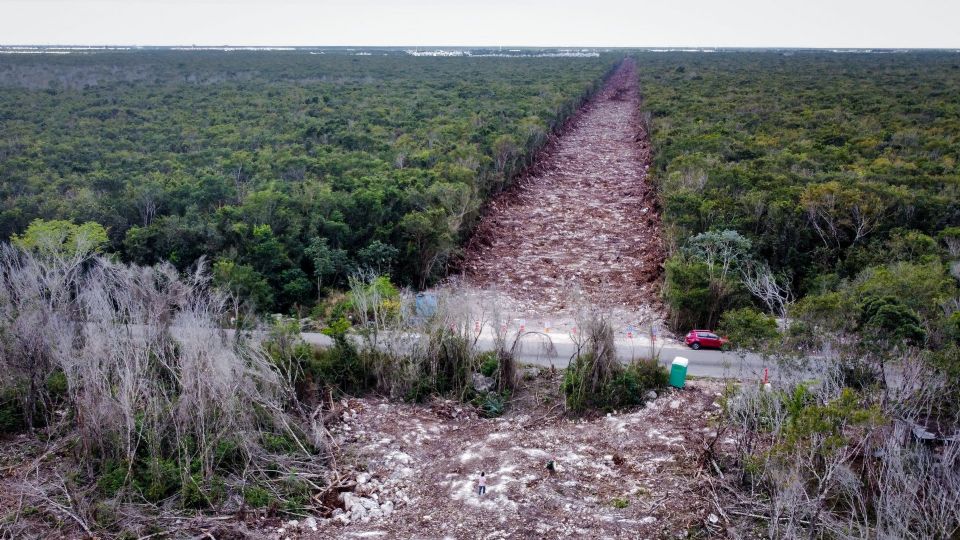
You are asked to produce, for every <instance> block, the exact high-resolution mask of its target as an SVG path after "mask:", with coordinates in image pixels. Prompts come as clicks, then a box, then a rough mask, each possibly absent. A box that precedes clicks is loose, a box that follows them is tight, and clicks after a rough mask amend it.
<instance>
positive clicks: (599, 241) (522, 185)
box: [463, 60, 664, 312]
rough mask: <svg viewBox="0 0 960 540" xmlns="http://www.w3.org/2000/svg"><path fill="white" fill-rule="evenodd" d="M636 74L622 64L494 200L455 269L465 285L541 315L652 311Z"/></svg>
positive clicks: (654, 206)
mask: <svg viewBox="0 0 960 540" xmlns="http://www.w3.org/2000/svg"><path fill="white" fill-rule="evenodd" d="M649 161H650V145H649V142H648V139H647V134H646V133H645V132H644V130H643V128H642V122H641V117H640V96H639V90H638V84H637V75H636V67H635V65H634V63H633V61H632V60H625V61H624V62H623V63H622V64H621V65H620V67H619V68H618V70H617V71H616V72H615V73H614V74H613V75H612V76H611V77H610V79H609V80H608V82H607V84H606V85H605V87H604V88H603V90H601V91H600V92H599V93H598V94H597V96H595V97H594V99H593V100H592V101H591V102H590V103H589V104H587V106H585V107H584V108H583V110H581V111H580V113H579V114H578V115H577V117H575V118H574V119H573V120H572V121H571V123H570V124H569V126H568V129H567V130H566V132H565V133H563V134H562V135H561V136H560V137H559V138H558V139H557V140H556V141H555V143H554V144H553V145H551V147H550V148H548V149H547V150H546V151H545V152H544V153H543V154H542V155H541V158H540V160H539V161H538V163H537V164H536V166H535V167H534V168H533V169H532V170H531V172H530V173H529V174H528V175H526V176H525V177H522V178H521V179H520V180H519V181H518V183H517V186H516V187H515V188H514V189H511V190H509V191H508V192H505V193H504V194H502V195H501V196H500V197H498V198H497V199H496V200H494V201H493V202H492V203H491V204H490V206H489V208H488V209H487V212H486V214H485V216H484V217H483V219H482V220H481V223H480V225H479V227H478V228H477V231H476V234H475V235H474V238H473V239H472V241H471V243H470V245H469V246H468V247H467V254H466V258H465V261H464V264H463V270H464V274H465V276H466V279H467V282H468V283H469V284H471V285H474V286H477V287H479V288H482V289H487V290H493V289H495V290H497V291H498V292H500V293H505V294H507V295H508V296H509V297H511V298H513V299H514V300H517V301H519V302H522V303H524V304H527V305H528V306H529V307H532V308H533V309H539V310H542V311H544V312H548V311H554V312H562V311H564V310H566V309H568V308H569V307H570V306H568V305H567V304H568V302H569V298H570V294H571V292H572V291H574V290H576V289H578V288H579V290H580V292H581V293H583V295H584V296H585V299H586V300H587V301H589V302H590V303H592V304H594V305H597V306H601V307H606V308H621V309H626V310H630V311H634V310H643V309H645V308H649V307H651V306H655V305H656V304H657V301H656V296H657V288H658V287H657V281H658V279H659V277H660V275H661V273H662V265H663V257H664V255H663V244H662V241H661V237H660V207H659V205H658V203H657V198H656V193H655V190H654V188H653V186H651V185H650V184H649V183H648V182H647V174H646V171H647V168H648V166H649Z"/></svg>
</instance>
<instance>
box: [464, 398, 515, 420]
mask: <svg viewBox="0 0 960 540" xmlns="http://www.w3.org/2000/svg"><path fill="white" fill-rule="evenodd" d="M509 399H510V393H509V392H508V391H503V392H493V391H491V392H483V393H482V394H478V395H477V396H476V397H474V398H473V400H471V403H472V404H473V405H474V406H475V407H476V408H477V409H478V410H479V411H480V415H481V416H484V417H486V418H496V417H498V416H502V415H503V413H504V412H506V410H507V401H508V400H509Z"/></svg>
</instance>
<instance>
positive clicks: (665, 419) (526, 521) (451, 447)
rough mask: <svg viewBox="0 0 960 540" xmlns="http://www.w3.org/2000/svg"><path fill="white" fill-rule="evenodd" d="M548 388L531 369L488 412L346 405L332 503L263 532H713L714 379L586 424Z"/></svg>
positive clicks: (446, 405) (716, 525) (481, 535)
mask: <svg viewBox="0 0 960 540" xmlns="http://www.w3.org/2000/svg"><path fill="white" fill-rule="evenodd" d="M558 387H559V380H558V375H551V374H550V373H549V372H548V371H544V372H543V374H542V375H539V376H537V377H534V378H532V379H531V378H530V377H528V380H526V381H525V382H524V388H522V389H521V390H519V391H518V392H517V394H516V398H515V399H514V401H513V403H512V406H511V408H510V409H509V411H508V413H507V414H506V415H505V416H503V417H501V418H497V419H485V418H480V417H478V416H477V414H476V413H475V412H474V410H473V409H472V408H470V407H468V406H465V405H463V404H459V403H455V402H449V401H438V402H434V403H431V404H426V405H414V404H398V403H391V402H388V401H385V400H381V399H350V400H345V401H342V402H341V403H340V404H339V407H340V415H339V422H338V424H337V425H336V426H333V428H332V429H333V433H334V436H335V439H336V448H337V460H336V461H337V467H338V471H337V476H338V477H339V478H340V479H341V480H340V482H339V484H340V485H341V486H342V487H341V489H339V490H337V492H338V493H337V494H331V496H330V497H328V499H329V500H330V503H331V505H332V506H334V507H335V510H334V511H333V513H332V514H331V515H330V516H329V517H325V518H324V517H321V518H319V519H317V518H309V521H302V520H297V521H295V522H285V523H283V524H282V525H280V526H278V527H276V528H273V527H271V528H269V529H266V530H263V531H262V532H263V534H264V535H266V536H270V537H272V538H276V539H282V538H308V539H320V538H391V539H392V538H422V539H434V538H436V539H447V538H450V539H495V538H578V539H579V538H631V539H632V538H688V537H701V538H702V537H709V536H713V535H714V534H719V533H720V531H721V530H722V528H723V522H722V520H721V517H720V516H721V515H722V512H720V511H719V510H717V509H716V506H715V503H714V501H713V500H712V499H711V498H710V496H709V495H708V492H709V490H707V489H705V487H706V482H708V480H707V477H706V475H704V474H702V471H701V467H700V463H699V460H700V456H701V454H702V448H703V442H704V440H706V439H707V438H710V437H712V436H713V435H714V434H715V433H714V431H713V427H712V419H713V418H714V417H715V415H716V414H717V411H718V410H719V404H718V403H717V399H718V397H719V393H720V391H721V388H722V386H721V385H720V383H716V382H704V381H696V382H693V383H692V384H690V385H689V386H688V387H687V388H686V389H684V390H668V391H665V392H664V393H663V394H662V395H660V396H657V397H656V398H655V399H652V400H651V401H649V402H648V403H647V404H646V406H645V407H643V408H640V409H638V410H632V411H624V412H618V413H611V414H608V415H603V416H598V417H595V418H590V419H574V418H569V417H567V416H566V415H564V414H563V406H562V404H561V401H560V396H559V395H558V394H557V388H558ZM731 442H732V441H727V442H726V444H729V443H731ZM721 444H725V443H724V442H723V441H721ZM551 460H554V461H555V463H556V465H557V467H556V469H557V470H556V472H553V473H551V472H550V471H548V470H547V467H546V464H547V462H548V461H551ZM481 472H485V473H486V477H487V479H488V480H487V485H488V488H487V493H486V494H485V495H483V496H480V495H478V493H477V479H478V477H479V474H480V473H481Z"/></svg>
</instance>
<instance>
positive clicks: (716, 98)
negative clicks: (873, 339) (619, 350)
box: [638, 51, 960, 341]
mask: <svg viewBox="0 0 960 540" xmlns="http://www.w3.org/2000/svg"><path fill="white" fill-rule="evenodd" d="M638 67H639V70H640V80H641V84H642V86H643V91H644V97H645V107H646V109H647V110H648V111H649V112H650V113H651V116H652V119H653V120H652V124H653V136H652V142H653V145H654V147H655V149H656V157H655V163H654V165H655V170H656V178H657V179H658V181H659V183H660V186H659V187H660V193H661V197H662V199H663V204H664V222H665V225H666V235H667V240H668V242H669V243H670V244H672V246H673V250H672V252H673V256H672V257H671V258H670V259H669V260H668V261H667V264H666V274H667V279H666V298H667V301H668V303H669V304H670V305H671V307H672V316H673V322H674V324H675V325H677V326H678V327H684V326H688V325H696V326H700V325H710V326H713V325H716V324H717V322H718V321H719V320H720V317H721V314H722V313H723V312H724V311H725V310H729V309H736V308H743V307H748V306H751V305H754V304H761V305H762V302H761V301H760V300H759V299H758V298H757V297H756V295H752V294H751V292H750V291H748V290H747V287H745V286H744V285H743V283H742V281H743V280H742V277H743V275H744V271H749V272H754V274H756V272H757V267H758V266H761V265H762V269H763V270H764V271H768V272H769V275H771V276H773V278H774V279H776V280H777V281H778V283H779V284H780V285H781V286H784V287H789V289H790V295H791V297H792V298H793V299H796V298H802V297H805V296H817V295H823V294H834V293H841V294H842V295H844V297H845V299H846V300H845V301H844V302H841V306H843V305H845V306H848V307H849V306H850V305H859V304H860V303H861V301H862V300H863V297H864V296H869V295H872V296H874V297H890V296H893V297H897V298H899V299H900V300H901V301H903V302H906V303H907V304H909V306H907V307H906V308H905V309H907V311H908V312H909V314H911V316H917V317H919V318H920V319H921V320H922V321H923V323H924V325H925V326H926V327H927V330H928V331H930V332H929V333H931V334H933V335H935V336H936V337H938V339H939V340H941V341H943V340H946V341H949V340H950V339H951V337H952V335H951V334H950V333H949V332H946V331H944V330H942V328H943V321H942V317H943V314H944V313H945V312H946V313H950V312H952V311H955V310H956V308H955V307H954V308H952V309H950V308H949V306H947V303H948V302H949V301H955V298H956V280H955V279H954V278H952V277H951V276H950V269H951V266H954V271H956V265H957V259H958V258H960V250H958V245H960V242H958V240H957V239H956V238H957V236H956V234H957V233H956V231H957V225H958V224H960V57H958V55H956V54H952V53H946V52H911V53H896V54H838V53H829V52H804V51H796V52H788V53H783V52H772V51H771V52H718V53H656V54H654V53H647V54H642V55H640V60H639V62H638ZM707 247H709V248H710V249H706V248H707ZM720 248H723V250H722V251H723V252H724V253H725V254H726V257H725V258H724V257H721V258H720V259H723V260H724V261H726V262H727V263H729V265H728V266H732V268H729V267H725V268H726V271H723V272H721V271H718V270H716V268H719V266H717V265H718V264H719V263H718V260H719V259H717V257H714V256H712V255H711V254H715V253H716V252H717V251H718V250H720ZM708 255H711V256H708ZM754 277H756V276H755V275H754ZM911 284H912V287H908V285H911ZM809 301H810V302H814V301H815V299H811V300H809ZM865 309H866V308H865ZM868 311H869V310H868ZM778 315H779V314H778ZM859 315H860V314H854V316H859ZM938 328H939V330H938ZM945 332H946V333H945Z"/></svg>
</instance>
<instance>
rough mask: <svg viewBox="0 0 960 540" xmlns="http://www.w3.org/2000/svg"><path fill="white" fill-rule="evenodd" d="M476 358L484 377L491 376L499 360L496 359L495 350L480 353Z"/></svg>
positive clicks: (495, 370)
mask: <svg viewBox="0 0 960 540" xmlns="http://www.w3.org/2000/svg"><path fill="white" fill-rule="evenodd" d="M478 360H479V362H480V373H481V374H482V375H483V376H484V377H493V376H494V375H495V374H496V373H497V368H498V367H499V365H500V362H499V361H498V360H497V353H496V352H495V351H489V352H485V353H481V354H480V356H479V357H478Z"/></svg>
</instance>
